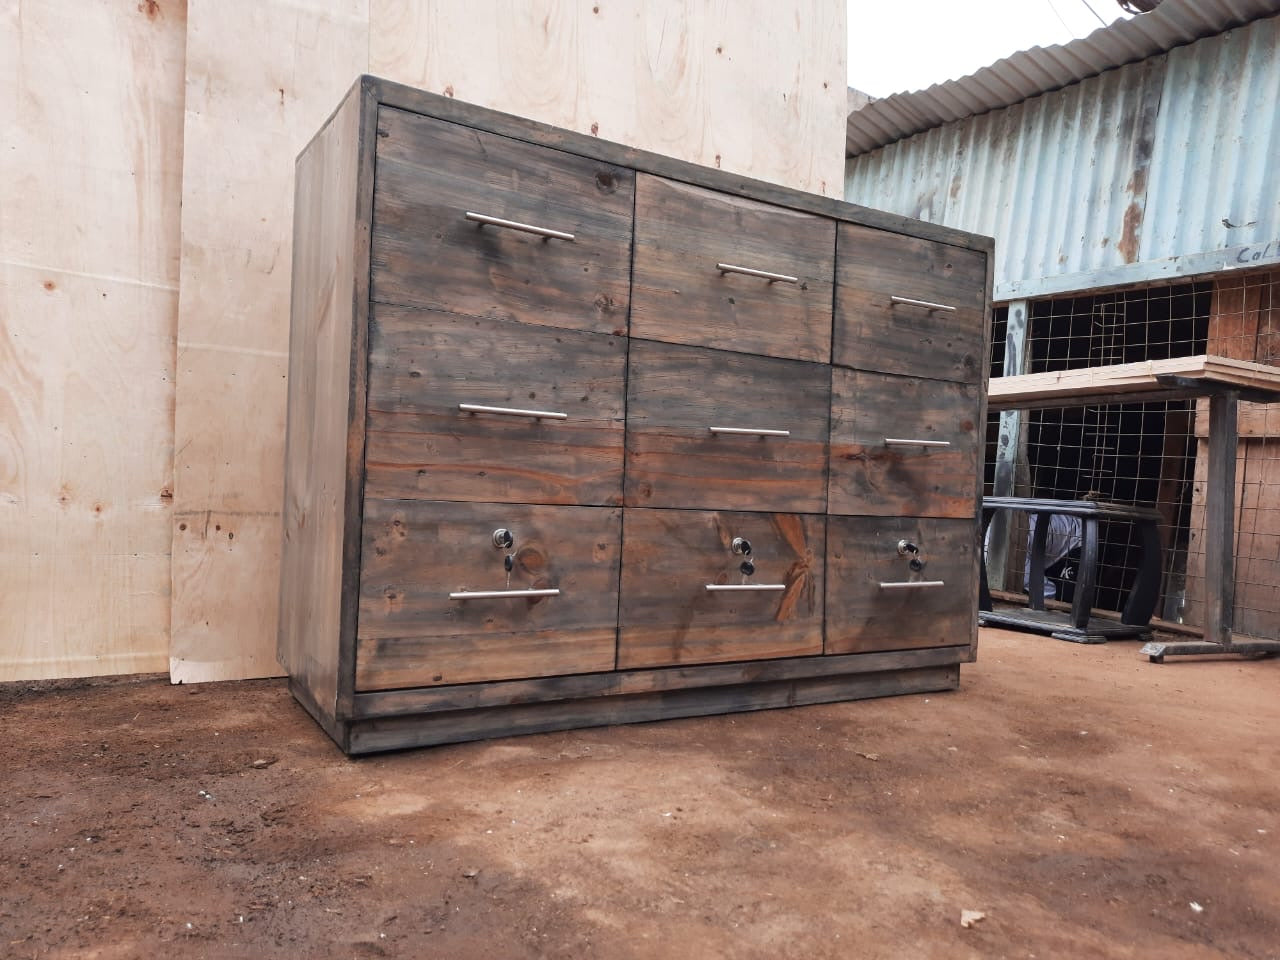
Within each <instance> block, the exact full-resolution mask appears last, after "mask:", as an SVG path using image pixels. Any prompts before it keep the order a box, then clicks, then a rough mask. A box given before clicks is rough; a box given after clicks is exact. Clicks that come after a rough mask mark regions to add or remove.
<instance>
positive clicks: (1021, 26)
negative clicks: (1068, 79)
mask: <svg viewBox="0 0 1280 960" xmlns="http://www.w3.org/2000/svg"><path fill="white" fill-rule="evenodd" d="M1090 8H1092V12H1091V10H1090ZM1095 12H1096V14H1097V16H1095V15H1094V13H1095ZM1129 16H1130V14H1127V13H1125V12H1124V11H1123V10H1121V9H1120V6H1119V4H1118V3H1116V0H896V2H895V0H849V86H851V87H854V88H856V89H858V90H861V91H862V92H863V93H869V94H871V95H872V96H874V97H887V96H888V95H889V94H891V93H902V92H905V91H908V90H921V89H923V88H925V87H927V86H930V85H931V84H935V83H941V82H942V81H944V80H956V79H958V78H960V77H963V76H965V75H967V74H970V73H973V72H974V71H975V70H977V69H979V68H980V67H985V66H989V65H991V64H993V63H995V62H996V61H997V60H1000V59H1001V58H1003V57H1007V56H1009V54H1011V53H1015V52H1017V51H1018V50H1025V49H1027V48H1028V47H1034V46H1041V47H1043V46H1047V45H1049V44H1052V43H1068V42H1070V41H1071V40H1073V39H1075V38H1077V37H1085V36H1088V35H1089V34H1090V33H1091V32H1092V31H1094V30H1096V29H1098V28H1099V27H1101V26H1102V25H1103V23H1104V22H1105V23H1111V22H1113V21H1115V20H1119V19H1122V18H1128V17H1129ZM1099 18H1101V19H1099Z"/></svg>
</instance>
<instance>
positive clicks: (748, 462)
mask: <svg viewBox="0 0 1280 960" xmlns="http://www.w3.org/2000/svg"><path fill="white" fill-rule="evenodd" d="M628 371H629V372H628V383H627V428H626V429H627V435H626V436H627V440H626V443H627V475H626V501H625V502H626V504H627V506H642V507H680V508H684V507H696V508H705V509H725V510H785V511H788V512H797V513H821V512H823V510H824V509H825V508H826V492H827V491H826V473H827V434H828V420H829V417H830V400H829V398H830V389H831V386H830V381H831V373H830V368H829V367H827V366H825V365H821V364H814V363H805V362H802V361H797V360H781V359H777V358H774V357H756V356H747V355H743V354H735V353H730V352H726V351H719V350H706V349H701V348H697V347H685V346H674V345H670V344H663V343H651V342H648V341H642V340H633V341H632V343H631V355H630V362H629V367H628ZM713 426H715V427H736V428H743V429H759V428H765V429H777V430H790V431H791V435H790V436H788V437H770V436H765V437H760V436H743V435H735V434H713V433H712V432H711V431H710V429H709V428H710V427H713Z"/></svg>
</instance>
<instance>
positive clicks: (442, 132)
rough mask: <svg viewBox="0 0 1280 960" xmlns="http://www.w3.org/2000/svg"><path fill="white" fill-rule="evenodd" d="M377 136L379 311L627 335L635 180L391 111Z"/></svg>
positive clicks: (595, 164) (381, 115)
mask: <svg viewBox="0 0 1280 960" xmlns="http://www.w3.org/2000/svg"><path fill="white" fill-rule="evenodd" d="M378 137H379V139H378V159H377V174H376V177H375V179H376V185H375V188H374V190H375V192H374V203H373V253H372V257H373V259H372V291H373V293H372V296H373V299H374V300H379V301H383V302H388V303H401V304H412V305H414V306H423V307H436V308H439V309H442V310H448V311H451V312H453V313H461V314H466V315H469V316H480V317H499V318H504V319H512V320H520V321H523V322H525V323H539V324H544V325H546V326H551V327H569V328H572V329H576V330H591V331H594V332H596V333H614V334H625V333H626V329H627V304H628V299H629V294H628V291H629V288H630V267H631V215H632V203H633V194H634V190H635V174H634V173H633V172H632V171H629V170H626V169H623V168H622V167H615V166H611V165H610V164H607V163H602V162H600V161H596V160H587V159H585V158H582V157H575V156H572V155H571V154H567V153H561V152H559V151H557V150H551V149H548V148H546V147H538V146H533V145H532V144H528V143H522V142H519V141H516V140H507V139H505V138H503V137H497V136H493V135H491V134H487V133H482V132H480V131H478V130H471V129H468V128H466V127H460V126H457V125H455V124H451V123H447V122H444V121H441V120H432V119H429V118H426V117H420V116H417V115H416V114H411V113H406V112H404V111H401V110H394V109H390V108H388V107H383V108H381V109H380V110H379V112H378ZM467 213H473V214H478V215H481V216H490V217H498V218H501V219H503V220H508V221H514V222H517V223H522V224H526V225H531V226H535V227H540V228H549V229H551V230H555V231H559V232H562V233H568V234H572V235H573V239H572V240H567V239H564V238H554V237H553V238H548V237H543V236H538V235H535V234H531V233H526V232H522V231H520V230H517V229H512V228H509V227H501V226H493V225H486V226H482V225H481V224H480V223H478V222H475V221H472V220H468V219H466V214H467Z"/></svg>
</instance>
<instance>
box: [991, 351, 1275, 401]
mask: <svg viewBox="0 0 1280 960" xmlns="http://www.w3.org/2000/svg"><path fill="white" fill-rule="evenodd" d="M1161 377H1182V378H1185V379H1187V380H1191V381H1194V384H1193V385H1192V386H1191V387H1190V388H1183V387H1179V386H1172V385H1166V384H1162V383H1161V382H1160V378H1161ZM1218 387H1235V388H1238V389H1241V390H1257V391H1263V392H1266V393H1270V394H1274V395H1275V396H1276V398H1277V399H1280V367H1275V366H1269V365H1267V364H1263V363H1254V362H1252V361H1249V360H1229V359H1227V358H1226V357H1215V356H1206V355H1203V354H1202V355H1199V356H1193V357H1172V358H1170V359H1168V360H1144V361H1141V362H1139V363H1119V364H1114V365H1112V366H1106V367H1087V368H1084V369H1080V370H1053V371H1049V372H1048V373H1028V374H1023V375H1022V376H1018V377H994V378H992V380H991V382H990V384H989V385H988V388H987V402H988V406H989V408H990V409H992V410H1010V409H1016V408H1019V407H1034V406H1040V407H1043V406H1054V405H1057V406H1075V405H1079V404H1084V403H1125V402H1127V401H1130V400H1132V399H1134V398H1135V397H1138V396H1141V397H1142V398H1143V399H1168V398H1172V397H1184V396H1188V395H1190V394H1193V393H1196V392H1208V391H1210V390H1212V389H1215V388H1218Z"/></svg>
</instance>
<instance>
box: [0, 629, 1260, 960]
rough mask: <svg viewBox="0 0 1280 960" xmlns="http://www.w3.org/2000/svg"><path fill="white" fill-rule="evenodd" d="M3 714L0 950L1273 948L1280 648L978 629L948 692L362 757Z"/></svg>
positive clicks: (282, 715)
mask: <svg viewBox="0 0 1280 960" xmlns="http://www.w3.org/2000/svg"><path fill="white" fill-rule="evenodd" d="M0 717H3V720H4V734H5V735H4V743H3V746H0V760H2V762H3V767H2V769H3V771H4V781H3V788H0V798H2V799H3V808H2V810H3V812H2V813H0V817H2V819H0V876H2V877H3V879H2V880H0V884H2V886H0V956H2V957H6V958H10V957H11V958H23V957H104V958H133V957H155V956H168V957H210V958H220V957H306V958H310V957H356V958H363V957H383V956H386V957H410V958H426V957H441V958H446V957H447V958H451V960H468V958H486V960H489V958H523V957H566V958H568V957H572V958H586V957H604V958H641V957H645V958H647V957H654V958H659V957H661V958H719V957H735V958H737V957H744V958H746V957H751V958H756V957H759V958H770V960H773V958H779V957H806V958H813V957H853V958H864V957H867V958H870V957H886V958H888V957H892V958H900V957H939V958H943V957H945V958H963V957H975V958H978V957H980V958H995V957H1025V958H1031V957H1040V958H1058V957H1069V958H1078V957H1151V958H1161V960H1177V958H1190V957H1280V855H1278V854H1280V814H1278V813H1277V811H1280V660H1267V661H1253V662H1238V661H1227V660H1217V661H1208V660H1198V661H1169V662H1167V663H1165V664H1163V665H1155V664H1150V663H1148V662H1147V661H1146V659H1145V658H1143V657H1141V656H1139V654H1138V652H1137V646H1136V645H1135V644H1133V643H1126V642H1119V643H1111V644H1108V645H1106V646H1096V647H1085V646H1077V645H1074V644H1069V643H1062V642H1059V641H1056V640H1051V639H1048V638H1041V637H1037V636H1031V635H1025V634H1014V633H1007V632H1003V631H995V630H985V631H983V635H982V639H981V646H980V649H979V661H978V663H976V664H974V665H970V666H965V667H964V668H963V671H962V675H961V688H960V690H959V691H957V692H953V693H945V694H930V695H927V696H913V697H899V698H894V699H889V700H877V701H862V702H857V703H848V704H838V705H830V706H818V707H802V708H795V709H790V710H778V711H771V712H766V713H756V714H738V715H735V716H725V717H713V718H707V719H694V720H678V721H668V722H664V723H656V724H644V725H638V726H631V727H614V728H603V729H595V730H582V731H575V732H570V733H557V734H547V735H540V736H530V737H519V738H511V739H506V740H498V741H490V742H485V743H474V744H464V745H459V746H452V747H440V748H434V749H424V750H416V751H408V752H403V753H397V754H390V755H382V756H377V757H372V758H366V759H361V760H350V759H347V758H345V757H344V756H343V755H342V754H341V753H340V752H339V751H338V750H337V749H336V748H335V747H334V746H333V744H332V743H331V742H330V741H329V740H328V739H327V738H326V737H325V736H324V734H323V733H321V731H320V729H319V728H318V727H317V726H316V725H315V724H314V723H312V722H311V720H310V719H309V718H308V717H307V716H306V715H305V714H304V713H303V711H302V710H301V709H300V708H299V707H298V706H297V705H295V704H294V703H293V702H292V700H291V699H290V698H289V695H288V693H287V691H286V689H285V686H284V683H283V682H281V681H258V682H245V683H233V684H218V685H210V686H199V687H190V686H188V687H180V686H179V687H175V686H171V685H169V684H168V683H167V682H165V681H164V680H163V679H161V678H146V679H141V680H139V679H130V680H124V681H121V680H112V681H101V680H99V681H93V682H87V683H86V682H78V683H77V682H61V683H53V684H49V683H46V684H10V685H5V686H0ZM962 910H974V911H980V912H981V913H982V914H984V915H985V916H984V918H983V919H982V920H980V921H978V922H977V923H975V924H974V925H973V926H972V927H970V928H965V927H962V926H961V923H960V919H961V911H962Z"/></svg>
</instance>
